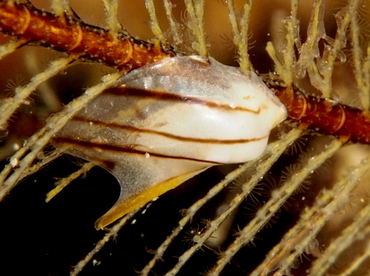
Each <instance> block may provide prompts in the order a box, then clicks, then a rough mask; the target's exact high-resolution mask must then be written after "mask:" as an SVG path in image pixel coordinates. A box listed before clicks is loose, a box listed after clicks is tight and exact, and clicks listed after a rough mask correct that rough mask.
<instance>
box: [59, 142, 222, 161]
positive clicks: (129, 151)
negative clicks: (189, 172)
mask: <svg viewBox="0 0 370 276" xmlns="http://www.w3.org/2000/svg"><path fill="white" fill-rule="evenodd" d="M53 141H54V143H56V144H64V145H69V146H71V148H73V145H75V146H78V147H81V148H86V149H87V150H91V149H99V150H102V151H111V152H116V153H127V154H140V155H143V154H147V153H148V154H149V155H150V156H151V157H156V158H171V159H181V160H188V161H195V162H203V163H209V164H210V166H212V165H221V164H223V163H219V162H212V161H207V160H202V159H195V158H187V157H181V156H168V155H163V154H158V153H151V152H148V151H140V150H134V149H132V148H130V147H122V146H116V145H108V144H101V143H96V142H94V143H93V142H88V141H80V140H76V139H72V138H64V137H56V138H54V139H53ZM98 161H104V162H105V160H98Z"/></svg>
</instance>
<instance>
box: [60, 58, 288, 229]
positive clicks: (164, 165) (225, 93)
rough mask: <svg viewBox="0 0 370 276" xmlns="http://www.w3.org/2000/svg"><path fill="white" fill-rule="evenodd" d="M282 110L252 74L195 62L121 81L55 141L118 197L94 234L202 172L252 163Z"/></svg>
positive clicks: (170, 64) (168, 63) (166, 64)
mask: <svg viewBox="0 0 370 276" xmlns="http://www.w3.org/2000/svg"><path fill="white" fill-rule="evenodd" d="M285 118H286V110H285V108H284V106H283V105H282V104H281V103H280V102H279V101H278V100H277V98H276V97H275V96H274V95H273V94H272V93H271V92H270V90H269V89H268V88H267V87H266V86H265V85H264V83H263V82H262V81H261V80H260V78H259V77H258V76H257V75H256V74H254V73H253V72H252V73H251V76H250V77H247V76H245V75H243V74H242V73H241V72H240V71H239V70H238V69H236V68H233V67H229V66H225V65H222V64H220V63H219V62H217V61H216V60H214V59H210V61H209V62H206V61H204V60H203V59H201V58H199V57H195V56H190V57H172V58H164V59H162V60H161V61H159V62H157V63H154V64H152V65H150V66H144V67H141V68H140V69H136V70H134V71H132V72H130V73H129V74H127V75H125V76H123V77H122V78H121V79H120V80H119V82H118V83H117V85H116V86H115V87H113V88H110V89H107V90H106V91H104V92H103V93H102V94H101V95H100V96H99V97H97V98H96V99H95V100H93V101H92V102H91V103H90V104H89V105H88V106H86V107H85V108H84V109H83V110H82V111H81V112H80V113H79V114H78V115H77V116H76V117H75V118H74V119H73V120H72V121H70V122H69V123H68V124H67V125H66V126H65V127H64V128H63V129H62V131H61V132H60V133H59V134H58V136H57V137H55V140H54V142H55V144H56V145H60V146H68V147H70V148H69V149H68V151H67V152H68V153H70V154H72V155H75V156H79V157H82V158H85V159H87V160H89V161H92V162H95V163H96V164H98V165H101V166H103V167H105V168H106V169H108V170H109V171H110V172H112V174H113V175H115V176H116V177H117V179H118V180H119V182H120V185H121V194H120V197H119V199H118V201H117V202H116V204H115V205H114V206H113V207H112V209H111V210H110V211H108V213H106V214H105V215H104V216H103V217H101V218H100V219H99V220H98V221H97V222H96V228H97V229H100V228H102V227H104V226H106V225H108V224H110V223H112V222H113V221H115V220H116V219H118V218H119V217H121V216H123V215H125V214H126V213H128V212H130V211H131V210H133V209H135V208H137V207H139V206H141V205H142V204H144V203H146V202H148V201H150V200H152V199H153V198H155V197H157V196H159V195H161V194H163V193H165V192H166V191H168V190H169V189H172V188H174V187H176V186H178V185H180V184H181V183H182V182H184V181H185V180H187V179H189V178H191V177H193V176H194V175H196V174H198V173H200V172H201V171H203V170H205V169H206V168H208V167H210V166H213V165H218V164H224V163H239V162H245V161H249V160H252V159H255V158H257V157H258V156H260V155H261V154H262V152H263V150H264V149H265V147H266V144H267V140H268V136H269V133H270V130H271V129H272V128H274V127H275V126H276V125H277V124H279V123H280V122H281V121H283V120H284V119H285Z"/></svg>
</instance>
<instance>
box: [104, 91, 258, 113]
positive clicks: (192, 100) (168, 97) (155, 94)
mask: <svg viewBox="0 0 370 276" xmlns="http://www.w3.org/2000/svg"><path fill="white" fill-rule="evenodd" d="M104 94H110V95H114V96H120V97H122V96H124V97H130V96H131V97H132V96H133V97H145V98H152V99H160V100H162V101H172V102H187V103H189V104H199V105H204V106H207V107H209V108H217V109H221V110H226V111H244V112H249V113H254V114H259V113H260V112H261V109H260V108H258V109H257V110H253V109H249V108H245V107H241V106H236V107H231V106H230V105H227V104H220V103H215V102H211V101H207V100H200V99H198V98H196V97H190V96H182V95H177V94H173V93H167V92H162V91H155V90H143V89H139V88H131V87H124V86H121V87H113V88H109V89H106V90H105V91H104Z"/></svg>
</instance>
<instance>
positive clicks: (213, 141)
mask: <svg viewBox="0 0 370 276" xmlns="http://www.w3.org/2000/svg"><path fill="white" fill-rule="evenodd" d="M72 121H79V122H83V123H86V124H91V123H92V124H94V125H99V126H103V127H109V128H118V129H122V130H128V131H132V132H137V133H148V134H156V135H159V136H163V137H167V138H171V139H174V140H179V141H182V142H197V143H204V144H228V145H230V144H245V143H250V142H256V141H260V140H263V139H265V138H266V136H264V137H258V138H251V139H235V140H220V139H202V138H193V137H185V136H178V135H174V134H170V133H167V132H162V131H156V130H151V129H142V128H137V127H134V126H127V125H118V124H114V123H106V122H103V121H98V120H92V119H87V118H83V117H78V116H76V117H74V118H73V119H72Z"/></svg>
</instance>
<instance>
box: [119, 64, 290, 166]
mask: <svg viewBox="0 0 370 276" xmlns="http://www.w3.org/2000/svg"><path fill="white" fill-rule="evenodd" d="M120 83H121V85H122V86H125V87H134V88H139V89H145V90H150V91H158V92H167V93H173V94H175V95H179V96H181V97H182V101H181V100H179V101H174V102H168V104H167V105H165V106H163V108H162V109H161V110H159V111H157V112H156V116H151V117H148V119H147V120H145V121H143V122H142V124H140V127H141V128H145V129H151V130H156V131H160V132H163V133H170V134H173V135H176V136H178V137H185V138H186V137H187V138H195V139H199V142H184V141H181V140H178V141H175V140H173V139H169V138H165V137H160V136H158V135H157V136H156V135H140V136H139V137H136V142H137V144H139V145H141V146H140V147H141V149H142V150H148V151H155V152H159V153H163V154H168V155H175V156H186V157H189V158H196V159H202V160H207V161H214V162H220V163H238V162H245V161H248V160H252V159H255V158H257V157H258V156H259V155H260V154H261V153H262V152H263V150H264V148H265V146H266V143H267V140H268V135H269V133H270V130H271V129H272V128H274V127H275V126H276V125H277V124H278V123H280V122H281V121H283V120H284V119H285V118H286V110H285V107H284V106H283V105H282V104H281V103H280V102H279V101H278V99H277V98H276V97H275V96H274V95H273V94H272V92H271V91H270V90H269V89H268V88H267V87H266V85H265V84H264V83H263V82H262V81H261V79H260V78H259V77H258V76H257V75H256V74H255V73H253V72H251V77H250V78H249V77H247V76H245V75H243V74H242V73H241V72H240V71H239V70H238V69H237V68H233V67H230V66H225V65H223V64H221V63H219V62H217V61H216V60H214V59H212V58H211V59H210V65H209V64H208V63H206V62H205V61H203V60H201V59H199V58H197V57H174V58H166V59H163V60H162V61H161V62H160V63H158V64H155V65H153V66H149V67H146V68H142V69H139V70H135V71H133V72H132V73H130V74H128V75H126V76H124V77H123V78H122V79H121V80H120ZM193 98H194V99H197V100H199V101H200V102H198V103H197V102H195V101H192V99H193ZM200 140H203V141H204V142H203V143H201V142H200ZM207 140H214V142H213V143H207ZM216 141H218V143H217V142H216ZM233 141H234V142H233Z"/></svg>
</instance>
